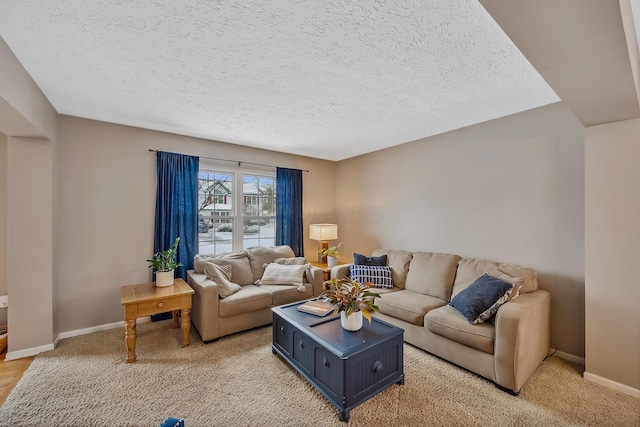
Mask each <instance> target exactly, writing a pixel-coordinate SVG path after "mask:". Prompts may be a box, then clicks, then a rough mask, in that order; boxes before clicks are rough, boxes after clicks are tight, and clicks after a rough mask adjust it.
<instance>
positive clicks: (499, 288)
mask: <svg viewBox="0 0 640 427" xmlns="http://www.w3.org/2000/svg"><path fill="white" fill-rule="evenodd" d="M513 286H514V284H513V283H509V282H505V281H504V280H501V279H498V278H496V277H493V276H492V275H490V274H489V273H484V274H483V275H482V276H480V277H478V278H477V279H476V281H475V282H473V283H472V284H471V285H469V286H468V287H467V288H466V289H464V290H463V291H461V292H460V293H459V294H457V295H456V296H455V297H454V298H453V299H452V300H451V302H450V303H449V305H450V306H451V307H453V308H455V309H456V310H458V311H459V312H460V313H462V315H463V316H464V317H465V319H467V320H468V321H469V323H472V324H476V323H484V321H485V320H487V319H488V318H490V317H491V316H493V315H494V314H495V313H496V311H498V308H500V306H501V305H502V304H504V303H505V302H507V300H508V298H509V295H510V294H511V291H512V290H513Z"/></svg>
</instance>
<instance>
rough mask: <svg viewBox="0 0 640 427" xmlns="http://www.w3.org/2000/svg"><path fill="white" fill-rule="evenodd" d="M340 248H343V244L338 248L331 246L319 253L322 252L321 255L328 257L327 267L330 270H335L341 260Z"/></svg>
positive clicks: (338, 245) (337, 246)
mask: <svg viewBox="0 0 640 427" xmlns="http://www.w3.org/2000/svg"><path fill="white" fill-rule="evenodd" d="M340 246H342V242H340V243H338V244H337V245H336V246H330V247H328V248H324V249H320V250H319V251H318V252H320V255H322V256H326V257H327V265H328V266H329V268H333V267H335V266H336V265H338V258H340Z"/></svg>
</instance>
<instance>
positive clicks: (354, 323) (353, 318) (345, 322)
mask: <svg viewBox="0 0 640 427" xmlns="http://www.w3.org/2000/svg"><path fill="white" fill-rule="evenodd" d="M340 323H341V324H342V327H343V328H344V329H345V330H347V331H358V330H360V328H362V312H361V311H354V312H353V313H351V314H350V315H349V316H346V315H345V314H344V311H341V312H340Z"/></svg>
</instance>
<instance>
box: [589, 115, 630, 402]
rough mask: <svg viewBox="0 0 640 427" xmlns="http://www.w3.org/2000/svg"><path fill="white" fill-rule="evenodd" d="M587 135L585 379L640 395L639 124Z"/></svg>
mask: <svg viewBox="0 0 640 427" xmlns="http://www.w3.org/2000/svg"><path fill="white" fill-rule="evenodd" d="M585 136H586V138H585V144H586V145H585V181H586V190H585V199H586V200H585V205H586V206H585V213H586V214H585V230H586V231H585V249H586V250H585V259H586V270H585V290H586V308H585V314H586V322H585V323H586V325H585V326H586V339H585V351H586V366H585V377H588V378H589V377H591V378H590V379H594V380H602V379H608V380H612V381H615V382H617V383H620V384H624V385H626V386H628V387H631V388H634V389H635V393H636V396H639V397H640V282H639V280H638V278H637V270H636V268H637V265H638V259H639V258H640V250H639V249H638V248H639V246H638V244H639V243H638V242H640V225H639V224H638V221H639V213H640V192H639V191H638V188H639V186H640V168H639V167H638V161H639V159H640V139H639V138H640V137H639V136H640V119H635V120H627V121H622V122H617V123H610V124H606V125H601V126H596V127H591V128H588V129H587V130H586V133H585Z"/></svg>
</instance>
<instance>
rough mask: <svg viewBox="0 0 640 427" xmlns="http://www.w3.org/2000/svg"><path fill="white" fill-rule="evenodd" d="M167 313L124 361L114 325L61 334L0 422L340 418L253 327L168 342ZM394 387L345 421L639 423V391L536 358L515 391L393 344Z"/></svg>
mask: <svg viewBox="0 0 640 427" xmlns="http://www.w3.org/2000/svg"><path fill="white" fill-rule="evenodd" d="M170 324H171V321H170V320H169V321H162V322H157V323H143V324H140V325H138V348H137V350H138V351H137V353H138V361H137V362H136V363H133V364H127V363H125V362H124V358H125V346H124V328H123V329H114V330H110V331H104V332H98V333H94V334H91V335H85V336H81V337H75V338H69V339H65V340H62V341H61V342H60V344H59V345H58V348H56V349H55V350H54V351H51V352H47V353H42V354H40V355H39V356H38V357H36V359H35V360H34V361H33V363H32V364H31V366H30V367H29V369H28V370H27V372H26V373H25V374H24V376H23V378H22V380H21V381H20V382H19V383H18V385H17V386H16V388H15V389H14V390H13V392H12V393H11V395H10V396H9V397H8V398H7V401H6V403H5V404H4V405H3V406H2V408H0V425H2V426H4V425H14V426H82V427H85V426H87V427H88V426H92V427H99V426H109V427H111V426H145V427H153V426H157V425H158V424H159V423H160V422H161V421H162V420H163V419H164V418H165V417H166V416H178V417H182V418H184V419H185V421H186V426H187V427H200V426H202V427H205V426H206V427H208V426H344V425H346V423H341V422H339V421H338V417H337V410H336V409H335V408H334V407H333V406H332V405H331V404H329V403H328V401H327V400H326V399H325V398H324V397H323V396H322V395H321V394H319V393H318V392H316V391H315V390H314V389H313V387H311V386H310V385H309V384H308V383H307V382H306V381H305V380H304V379H303V378H301V377H300V376H299V375H298V374H297V373H296V372H295V371H294V370H293V369H291V368H290V367H289V365H288V364H286V363H285V362H284V361H283V360H282V359H281V358H280V357H279V356H276V355H274V354H272V353H271V329H270V327H264V328H260V329H256V330H253V331H249V332H245V333H240V334H235V335H232V336H230V337H225V338H222V339H220V340H219V341H218V342H216V343H213V344H208V345H204V344H203V343H202V342H201V341H200V339H199V338H198V336H197V334H196V333H195V332H193V331H192V338H191V339H192V345H191V346H190V347H188V348H184V349H183V348H180V345H179V343H180V333H179V331H178V330H172V329H171V328H170ZM405 377H406V382H405V384H404V385H403V386H400V385H394V386H392V387H391V388H389V389H387V390H385V391H384V392H382V393H380V394H378V395H377V396H375V397H374V398H372V399H371V400H369V401H367V402H365V403H363V404H362V405H360V406H358V407H357V408H355V409H354V410H353V411H351V421H350V422H349V425H352V426H365V425H366V426H569V425H591V426H640V400H638V399H634V398H632V397H630V396H626V395H624V394H621V393H617V392H615V391H612V390H610V389H607V388H604V387H601V386H598V385H596V384H593V383H590V382H588V381H585V380H584V379H583V378H582V376H581V367H580V366H578V365H573V364H570V363H568V362H565V361H563V360H561V359H558V358H556V357H551V358H549V359H547V361H545V362H544V363H543V364H542V365H541V366H540V367H539V368H538V369H537V370H536V372H535V373H534V374H533V376H532V377H531V378H530V379H529V381H528V382H527V384H526V385H525V387H524V389H523V390H522V392H521V393H520V395H519V396H517V397H514V396H511V395H509V394H506V393H504V392H502V391H500V390H498V389H497V388H496V387H495V386H494V385H493V384H492V383H490V382H488V381H486V380H484V379H482V378H480V377H478V376H476V375H473V374H471V373H469V372H466V371H464V370H462V369H459V368H457V367H455V366H454V365H452V364H449V363H447V362H445V361H443V360H440V359H438V358H436V357H433V356H431V355H429V354H427V353H425V352H423V351H421V350H419V349H416V348H414V347H412V346H409V345H405Z"/></svg>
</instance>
